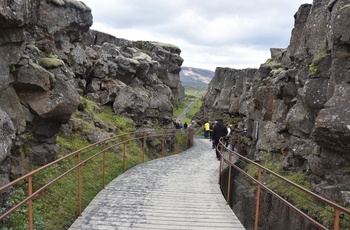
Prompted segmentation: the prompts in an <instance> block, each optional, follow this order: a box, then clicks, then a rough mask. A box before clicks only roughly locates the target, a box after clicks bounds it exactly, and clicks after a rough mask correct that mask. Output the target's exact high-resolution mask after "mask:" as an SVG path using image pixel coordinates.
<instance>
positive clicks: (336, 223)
mask: <svg viewBox="0 0 350 230" xmlns="http://www.w3.org/2000/svg"><path fill="white" fill-rule="evenodd" d="M339 214H340V213H339V209H337V208H335V207H334V227H333V229H334V230H339V221H340V220H339Z"/></svg>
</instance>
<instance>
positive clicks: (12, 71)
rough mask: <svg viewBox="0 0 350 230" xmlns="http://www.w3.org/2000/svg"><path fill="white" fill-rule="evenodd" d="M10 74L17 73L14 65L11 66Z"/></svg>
mask: <svg viewBox="0 0 350 230" xmlns="http://www.w3.org/2000/svg"><path fill="white" fill-rule="evenodd" d="M9 72H10V73H14V72H16V66H15V65H13V64H11V65H9Z"/></svg>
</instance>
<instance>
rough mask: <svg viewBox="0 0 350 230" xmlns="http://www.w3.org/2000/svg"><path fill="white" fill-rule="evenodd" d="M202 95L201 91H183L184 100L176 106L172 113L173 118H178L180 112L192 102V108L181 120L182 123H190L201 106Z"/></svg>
mask: <svg viewBox="0 0 350 230" xmlns="http://www.w3.org/2000/svg"><path fill="white" fill-rule="evenodd" d="M202 95H203V94H202V93H201V91H198V90H194V89H193V88H192V89H190V90H185V100H184V102H183V103H181V104H179V105H177V106H176V108H175V109H174V111H173V116H174V117H175V118H177V117H179V116H180V115H181V114H182V112H183V111H184V110H185V109H186V108H187V106H188V105H189V104H190V103H191V102H192V101H193V102H194V103H193V105H192V108H191V109H190V110H189V111H188V112H187V114H186V116H185V117H184V118H183V119H182V120H181V122H182V123H185V122H187V124H190V123H191V120H192V117H193V116H194V115H195V114H196V113H197V112H198V111H199V109H200V107H201V106H202Z"/></svg>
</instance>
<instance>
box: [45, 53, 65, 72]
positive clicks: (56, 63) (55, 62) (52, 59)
mask: <svg viewBox="0 0 350 230" xmlns="http://www.w3.org/2000/svg"><path fill="white" fill-rule="evenodd" d="M39 64H40V65H41V66H43V67H45V68H48V69H52V68H57V67H60V66H64V61H62V60H61V59H58V57H57V56H56V55H49V56H48V57H46V58H41V59H40V60H39Z"/></svg>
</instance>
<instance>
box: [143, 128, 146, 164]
mask: <svg viewBox="0 0 350 230" xmlns="http://www.w3.org/2000/svg"><path fill="white" fill-rule="evenodd" d="M146 138H147V136H146V133H143V144H142V163H144V162H145V152H146Z"/></svg>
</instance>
